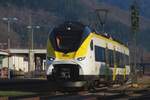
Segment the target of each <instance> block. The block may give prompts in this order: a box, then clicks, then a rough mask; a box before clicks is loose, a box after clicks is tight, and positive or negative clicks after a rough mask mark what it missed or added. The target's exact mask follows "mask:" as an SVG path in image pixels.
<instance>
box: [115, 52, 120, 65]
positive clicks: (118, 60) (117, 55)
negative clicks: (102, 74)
mask: <svg viewBox="0 0 150 100" xmlns="http://www.w3.org/2000/svg"><path fill="white" fill-rule="evenodd" d="M119 62H120V55H119V52H116V65H117V67H120V66H119Z"/></svg>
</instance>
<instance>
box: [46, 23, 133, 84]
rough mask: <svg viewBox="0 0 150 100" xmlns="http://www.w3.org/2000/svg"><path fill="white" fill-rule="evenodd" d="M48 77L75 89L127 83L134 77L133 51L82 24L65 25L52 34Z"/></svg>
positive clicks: (49, 39)
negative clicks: (93, 85)
mask: <svg viewBox="0 0 150 100" xmlns="http://www.w3.org/2000/svg"><path fill="white" fill-rule="evenodd" d="M46 74H47V79H48V80H51V81H56V82H61V83H60V84H63V83H67V85H71V86H82V85H83V83H89V84H93V83H94V84H95V83H102V82H124V81H126V80H128V76H129V74H130V66H129V49H128V47H126V46H125V45H123V44H122V43H119V42H117V41H115V40H113V39H112V38H110V37H108V36H104V35H101V34H97V33H95V32H92V31H91V29H90V28H89V27H88V26H85V25H83V24H81V23H79V22H65V23H63V24H61V25H59V26H58V27H55V28H54V29H53V31H52V32H51V33H50V34H49V37H48V41H47V70H46ZM69 83H70V84H69Z"/></svg>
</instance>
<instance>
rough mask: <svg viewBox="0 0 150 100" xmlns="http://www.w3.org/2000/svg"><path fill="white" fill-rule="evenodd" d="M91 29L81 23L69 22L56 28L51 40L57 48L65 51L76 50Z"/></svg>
mask: <svg viewBox="0 0 150 100" xmlns="http://www.w3.org/2000/svg"><path fill="white" fill-rule="evenodd" d="M89 33H90V29H89V28H88V27H85V26H83V25H81V24H69V25H68V24H67V25H63V26H60V27H58V28H55V29H54V30H53V32H52V33H51V34H50V40H51V42H52V45H53V47H54V49H55V50H57V51H61V52H64V53H68V52H73V51H76V50H77V49H78V48H79V46H80V45H81V43H82V42H83V40H84V39H85V38H86V37H87V36H88V34H89Z"/></svg>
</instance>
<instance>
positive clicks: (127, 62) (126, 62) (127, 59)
mask: <svg viewBox="0 0 150 100" xmlns="http://www.w3.org/2000/svg"><path fill="white" fill-rule="evenodd" d="M125 64H126V65H129V56H128V55H125Z"/></svg>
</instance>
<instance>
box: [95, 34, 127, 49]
mask: <svg viewBox="0 0 150 100" xmlns="http://www.w3.org/2000/svg"><path fill="white" fill-rule="evenodd" d="M93 33H94V34H96V35H98V36H100V37H103V38H105V39H108V40H110V41H113V42H116V43H118V44H120V45H122V46H124V47H126V48H128V46H127V45H126V44H124V43H123V42H121V41H120V40H118V39H115V38H113V37H112V36H111V35H110V34H108V33H105V34H100V33H97V32H93Z"/></svg>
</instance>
